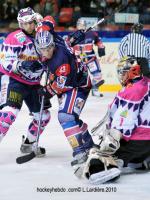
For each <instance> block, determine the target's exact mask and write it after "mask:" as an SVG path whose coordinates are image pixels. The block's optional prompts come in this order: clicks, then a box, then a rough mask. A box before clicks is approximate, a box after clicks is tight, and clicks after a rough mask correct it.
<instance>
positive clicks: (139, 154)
mask: <svg viewBox="0 0 150 200" xmlns="http://www.w3.org/2000/svg"><path fill="white" fill-rule="evenodd" d="M115 156H117V157H118V159H121V160H123V167H128V166H131V165H132V166H135V168H137V167H136V166H140V163H143V162H144V160H146V159H147V158H148V157H150V141H149V140H130V141H128V142H126V141H125V140H121V141H120V148H119V149H118V151H116V153H115ZM131 163H132V164H131Z"/></svg>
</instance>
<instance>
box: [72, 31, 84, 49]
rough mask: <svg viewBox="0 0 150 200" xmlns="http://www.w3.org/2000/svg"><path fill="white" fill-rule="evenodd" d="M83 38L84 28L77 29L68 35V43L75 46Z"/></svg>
mask: <svg viewBox="0 0 150 200" xmlns="http://www.w3.org/2000/svg"><path fill="white" fill-rule="evenodd" d="M84 39H85V32H84V30H77V31H76V32H74V33H73V34H72V35H71V36H70V44H71V46H72V47H73V46H75V45H76V44H79V43H80V42H81V41H83V40H84Z"/></svg>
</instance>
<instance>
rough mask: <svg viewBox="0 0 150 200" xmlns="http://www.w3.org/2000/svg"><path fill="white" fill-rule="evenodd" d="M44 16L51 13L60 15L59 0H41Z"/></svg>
mask: <svg viewBox="0 0 150 200" xmlns="http://www.w3.org/2000/svg"><path fill="white" fill-rule="evenodd" d="M40 5H41V7H42V13H43V16H46V15H51V16H53V17H55V16H57V15H58V2H57V0H47V1H46V0H41V1H40Z"/></svg>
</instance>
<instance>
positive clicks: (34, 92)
mask: <svg viewBox="0 0 150 200" xmlns="http://www.w3.org/2000/svg"><path fill="white" fill-rule="evenodd" d="M0 78H1V82H0V89H1V98H0V99H1V108H2V110H1V111H0V138H3V137H4V136H5V135H6V133H7V131H8V130H9V127H10V126H11V125H12V123H13V122H14V121H15V119H16V117H17V114H18V112H19V110H20V109H21V107H22V104H23V101H24V102H25V103H26V105H27V107H28V108H29V111H30V112H32V113H33V121H32V122H31V124H30V126H29V131H28V135H29V134H30V135H31V136H33V137H34V138H35V137H36V134H35V132H36V131H37V124H38V116H39V112H40V107H41V103H40V98H39V94H38V88H39V86H31V85H26V84H23V83H21V82H18V81H16V80H15V79H12V78H11V77H9V76H7V75H3V74H0ZM49 120H50V113H49V111H47V110H45V111H44V113H43V117H42V123H41V124H42V125H41V132H42V131H43V129H44V127H45V126H46V125H47V123H48V121H49ZM33 137H31V140H33Z"/></svg>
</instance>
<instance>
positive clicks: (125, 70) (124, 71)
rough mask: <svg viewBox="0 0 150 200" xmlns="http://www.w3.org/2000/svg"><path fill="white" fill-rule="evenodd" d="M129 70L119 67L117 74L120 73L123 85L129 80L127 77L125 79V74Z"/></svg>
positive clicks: (119, 76) (120, 80)
mask: <svg viewBox="0 0 150 200" xmlns="http://www.w3.org/2000/svg"><path fill="white" fill-rule="evenodd" d="M128 71H129V69H121V68H120V69H118V70H117V75H118V80H119V82H120V83H121V85H122V86H125V85H126V84H127V82H128V79H126V81H123V79H122V78H123V76H125V74H126V73H127V72H128Z"/></svg>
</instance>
